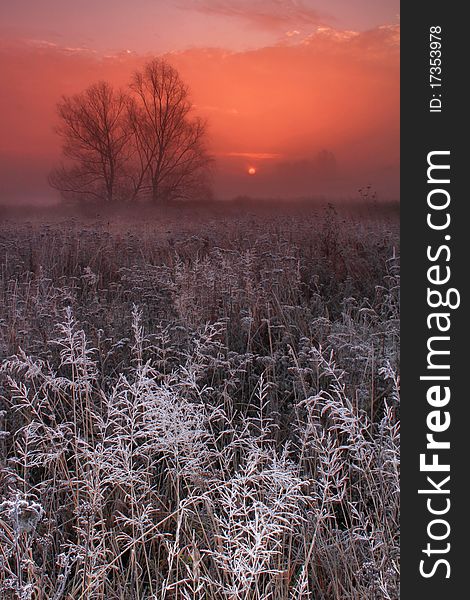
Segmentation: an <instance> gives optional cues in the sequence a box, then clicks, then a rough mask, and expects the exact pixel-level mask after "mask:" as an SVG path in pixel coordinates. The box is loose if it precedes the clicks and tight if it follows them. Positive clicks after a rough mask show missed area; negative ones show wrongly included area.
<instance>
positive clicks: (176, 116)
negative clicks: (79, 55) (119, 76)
mask: <svg viewBox="0 0 470 600" xmlns="http://www.w3.org/2000/svg"><path fill="white" fill-rule="evenodd" d="M191 111H192V105H191V101H190V99H189V90H188V88H187V86H186V85H185V84H184V82H183V81H182V79H181V77H180V75H179V73H178V71H177V70H176V69H174V68H173V67H172V66H171V65H169V64H168V63H167V62H166V61H164V60H162V59H153V60H151V61H149V62H148V63H147V64H146V65H145V66H144V67H143V69H142V70H139V71H137V72H135V73H134V76H133V78H132V81H131V84H130V86H129V93H124V92H123V91H120V90H119V91H118V90H115V89H114V88H113V87H112V86H111V85H110V84H109V83H106V82H104V81H101V82H99V83H96V84H94V85H92V86H90V87H89V88H87V89H86V90H85V91H84V92H82V93H80V94H76V95H74V96H71V97H66V96H64V97H63V98H62V100H61V101H60V102H59V104H58V105H57V113H58V116H59V119H60V125H59V126H58V127H57V133H58V134H59V135H60V136H61V138H62V139H63V153H64V157H65V159H66V160H65V162H64V163H63V164H62V165H61V166H59V167H58V168H57V169H55V170H54V171H53V172H52V173H51V175H50V183H51V185H52V186H53V187H55V188H57V189H58V190H60V191H61V193H62V195H63V196H64V197H65V198H73V199H76V198H86V199H89V198H92V199H95V200H100V201H105V202H107V203H115V202H116V201H118V200H120V199H127V200H128V201H132V200H135V199H137V198H150V199H151V200H152V201H153V202H154V203H158V202H164V201H167V200H173V199H177V198H192V197H195V196H196V195H197V194H200V193H201V191H202V190H207V175H208V171H209V165H210V164H211V158H210V156H209V155H208V153H207V150H206V143H205V140H206V125H205V123H204V122H203V121H202V120H201V119H200V118H198V117H194V116H193V115H192V114H191Z"/></svg>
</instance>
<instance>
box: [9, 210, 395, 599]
mask: <svg viewBox="0 0 470 600" xmlns="http://www.w3.org/2000/svg"><path fill="white" fill-rule="evenodd" d="M398 257H399V237H398V215H397V212H396V210H394V209H393V207H387V209H386V210H385V209H382V210H379V207H378V206H377V205H370V206H365V205H364V206H359V205H357V206H355V207H354V209H352V208H350V209H346V208H345V207H344V206H343V207H337V208H335V207H333V206H331V205H330V206H323V207H322V206H316V207H309V206H308V205H299V206H295V207H290V208H289V207H287V206H284V207H282V206H276V208H275V210H274V209H270V208H268V207H250V206H246V205H244V204H243V203H239V204H235V205H231V206H230V207H223V208H217V209H216V208H214V207H212V208H211V207H208V206H206V207H200V208H188V207H180V208H174V209H168V210H166V211H162V212H161V213H152V212H151V211H142V212H141V213H140V214H139V215H131V214H125V213H123V214H121V216H110V215H105V214H98V213H94V212H93V211H92V210H90V211H89V212H88V213H87V214H84V215H83V216H81V217H71V216H70V215H64V214H55V213H54V209H52V208H51V209H50V210H49V212H48V213H47V214H41V213H38V214H33V213H31V214H29V215H23V216H22V217H19V216H18V215H15V214H5V215H4V218H3V222H2V224H1V226H0V258H1V266H0V269H1V272H0V355H1V358H2V366H1V369H0V396H1V398H0V461H1V463H0V468H1V471H0V596H1V597H2V598H5V599H6V600H7V599H10V598H11V599H16V598H18V599H21V600H29V599H31V600H32V599H35V600H36V599H37V600H61V599H69V600H72V599H81V598H83V599H90V600H91V599H93V600H95V599H96V600H98V599H105V600H157V599H159V600H163V599H165V600H170V599H182V600H203V599H208V600H216V599H217V600H218V599H227V600H242V599H246V600H307V599H311V600H330V599H331V600H333V599H341V600H342V599H345V600H346V599H351V600H352V599H354V600H364V599H365V600H368V599H370V600H375V599H390V600H397V599H398V596H399V376H398V372H399V321H398V319H399V264H398Z"/></svg>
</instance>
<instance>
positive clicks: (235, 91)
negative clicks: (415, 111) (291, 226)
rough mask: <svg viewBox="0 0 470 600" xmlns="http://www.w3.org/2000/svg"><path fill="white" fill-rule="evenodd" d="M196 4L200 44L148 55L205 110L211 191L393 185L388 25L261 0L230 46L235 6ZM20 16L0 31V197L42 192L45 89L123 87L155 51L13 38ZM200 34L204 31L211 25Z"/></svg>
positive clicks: (49, 135) (351, 189)
mask: <svg viewBox="0 0 470 600" xmlns="http://www.w3.org/2000/svg"><path fill="white" fill-rule="evenodd" d="M338 2H339V0H338ZM339 3H340V2H339ZM198 4H199V6H198V12H197V14H198V17H197V18H198V19H199V21H198V27H199V28H200V30H199V33H198V35H199V38H195V39H199V40H200V43H199V44H196V43H192V44H191V47H187V44H185V43H183V42H181V44H180V46H179V48H178V46H176V47H172V46H171V45H169V44H166V47H165V48H163V50H162V51H161V52H160V53H163V54H165V55H166V57H167V59H168V60H169V61H170V62H171V63H172V64H173V65H174V66H176V67H177V68H178V69H179V71H180V73H181V75H182V77H183V78H184V79H185V80H186V81H187V83H188V84H189V86H190V88H191V91H192V99H193V102H194V104H195V111H197V112H198V113H199V114H202V115H204V116H205V117H206V118H207V119H208V122H209V132H210V146H211V150H212V152H213V153H214V155H215V157H216V159H217V160H216V170H215V174H214V184H215V191H216V195H218V196H221V197H232V196H236V195H239V194H250V195H254V196H286V197H287V196H291V197H293V196H305V195H328V196H341V197H348V196H349V197H351V196H354V195H355V194H356V192H357V187H361V186H363V185H367V184H371V185H372V186H373V187H374V188H375V189H377V190H378V191H379V194H380V196H381V197H383V198H393V197H397V196H398V186H399V26H398V25H397V24H394V25H391V24H387V23H385V24H384V23H382V24H380V23H379V24H377V25H376V26H374V27H372V28H369V29H364V28H362V29H360V25H361V23H359V22H358V23H351V24H355V25H356V28H355V29H349V28H348V29H346V28H339V27H337V26H333V25H330V24H329V23H328V16H325V17H323V16H322V15H323V12H322V11H321V10H316V11H313V9H312V10H310V12H306V8H305V6H304V7H303V9H304V11H303V13H302V14H299V13H298V12H297V13H295V15H294V17H295V18H294V17H292V15H291V14H290V13H289V14H288V15H287V16H286V18H285V19H284V17H283V14H281V17H282V18H281V17H279V12H276V10H274V9H276V8H277V9H279V7H280V6H281V4H278V3H277V2H272V3H269V2H268V1H267V0H266V1H265V2H264V3H263V6H264V9H263V10H264V12H263V13H262V14H261V16H260V14H259V10H258V12H257V13H255V14H254V15H251V21H250V23H249V29H250V33H249V35H248V36H247V39H249V44H247V46H246V47H243V44H240V45H239V47H236V46H237V44H236V43H234V40H235V39H236V38H235V37H233V38H231V37H230V36H229V35H228V32H231V31H232V29H231V28H233V27H234V19H235V21H237V22H238V25H237V26H238V29H239V34H240V37H241V38H243V35H244V33H243V32H244V30H246V29H247V27H248V25H247V23H246V22H245V23H244V21H243V19H242V18H241V17H240V14H231V13H230V10H229V9H231V8H233V7H234V6H239V4H237V3H235V2H233V3H231V2H225V3H224V2H218V3H217V2H215V3H211V2H205V3H204V2H202V3H198ZM287 4H289V3H287ZM291 4H292V5H295V6H296V7H297V9H298V8H299V3H295V2H294V3H291ZM323 4H325V3H323ZM350 4H354V2H353V1H352V2H350V3H349V5H350ZM360 4H361V5H364V1H363V0H361V2H360ZM373 4H374V3H373V2H372V0H371V1H370V5H371V6H372V5H373ZM379 4H380V2H379ZM283 6H285V5H283ZM214 7H215V9H217V10H218V12H217V11H216V12H217V14H216V15H215V17H212V16H211V15H210V10H212V11H214ZM270 7H271V9H272V15H271V17H272V18H269V17H270V13H269V10H270ZM180 10H181V14H185V15H187V11H186V12H184V11H183V10H182V9H180ZM232 13H233V10H232ZM247 14H248V13H247ZM246 17H247V15H243V18H244V19H245V21H246ZM213 18H216V19H218V21H217V22H222V23H227V28H228V29H227V36H228V37H227V40H228V41H230V44H229V43H228V44H227V47H223V46H222V44H221V43H219V47H212V48H210V47H207V45H206V44H204V42H205V41H206V40H205V37H204V27H203V25H204V23H206V26H207V28H210V25H211V23H212V24H213V20H212V19H213ZM330 18H331V17H330ZM351 18H352V17H351ZM282 19H284V20H285V21H286V22H282ZM315 19H316V20H317V22H316V23H315ZM280 21H281V22H280ZM331 21H332V22H334V19H333V18H331ZM364 25H365V24H364V23H362V27H364ZM185 26H187V25H185ZM18 27H19V26H18V24H16V26H15V27H13V26H12V27H11V28H10V29H9V30H4V31H3V40H2V41H1V43H0V69H1V71H2V74H3V79H4V81H5V82H6V85H5V87H4V89H3V92H2V94H1V95H0V118H1V130H2V136H1V138H0V200H3V201H8V202H31V201H50V199H51V198H53V197H54V193H53V192H52V191H51V190H49V188H48V186H47V183H46V177H47V173H48V171H49V170H50V169H51V168H52V167H53V166H54V164H55V162H56V161H57V158H58V157H59V154H60V147H59V141H58V139H57V138H56V136H55V134H54V133H53V125H54V122H55V113H54V110H55V108H54V107H55V103H56V102H57V100H58V99H59V98H60V96H61V95H62V94H71V93H74V92H78V91H80V90H82V89H83V88H84V87H86V86H87V85H88V84H90V83H92V82H94V81H96V80H98V79H107V80H109V81H112V82H114V83H116V84H117V85H122V86H123V87H124V86H125V85H126V83H127V81H128V79H129V75H130V73H132V71H133V70H134V69H135V68H136V67H138V66H139V65H141V64H142V62H143V61H144V60H145V57H146V56H149V55H151V54H155V53H156V52H155V51H153V50H152V44H151V41H148V42H147V44H146V46H144V47H138V51H136V50H134V48H128V47H124V46H123V47H122V48H121V49H120V50H112V51H110V52H108V51H106V50H105V49H103V48H102V49H100V50H96V49H94V48H93V47H83V46H71V45H70V42H74V41H75V40H74V39H72V38H71V37H70V39H60V38H55V39H54V36H53V35H50V36H49V39H47V36H45V35H44V32H43V31H38V32H36V33H38V34H41V36H40V37H34V38H33V37H31V31H29V32H25V35H19V29H18ZM84 27H85V29H86V26H85V25H84ZM288 27H294V29H287V28H288ZM193 35H194V36H196V33H194V32H193ZM219 35H221V33H219ZM209 37H211V39H212V41H214V34H213V33H212V34H211V36H209ZM267 38H268V39H267ZM271 38H272V39H271ZM257 39H258V41H260V42H261V43H260V45H259V46H257V45H256V43H255V42H256V40H257ZM125 41H126V42H127V41H128V40H125ZM267 42H268V43H267ZM116 45H117V41H116ZM229 46H230V47H229ZM323 150H327V151H328V152H330V153H332V154H333V155H334V157H335V160H336V168H335V169H332V168H331V169H325V168H324V163H323V162H322V159H321V158H320V157H319V156H320V154H319V153H320V152H322V151H323ZM249 167H254V168H256V175H255V176H249V175H248V168H249Z"/></svg>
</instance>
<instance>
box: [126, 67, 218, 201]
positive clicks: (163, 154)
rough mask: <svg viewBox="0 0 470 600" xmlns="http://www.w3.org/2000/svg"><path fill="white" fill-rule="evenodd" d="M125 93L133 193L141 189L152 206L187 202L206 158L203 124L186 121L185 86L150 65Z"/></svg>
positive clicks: (166, 69)
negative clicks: (134, 174)
mask: <svg viewBox="0 0 470 600" xmlns="http://www.w3.org/2000/svg"><path fill="white" fill-rule="evenodd" d="M130 87H131V90H132V91H133V92H134V98H133V101H132V103H131V105H130V111H129V116H130V119H129V120H130V125H131V129H132V132H133V138H134V150H135V156H136V157H137V159H138V160H137V164H138V171H137V172H138V177H137V179H135V181H136V182H137V185H138V187H141V186H142V185H143V186H145V187H146V189H148V190H149V192H150V197H151V199H152V201H153V202H159V201H162V200H165V199H170V200H171V199H174V198H185V197H188V196H190V195H191V193H194V191H195V189H197V188H198V187H199V186H201V185H202V184H203V182H204V178H205V175H206V174H207V167H208V166H209V164H210V158H209V156H208V154H207V151H206V148H205V138H206V127H205V123H204V122H203V121H202V120H201V119H199V118H197V117H191V102H190V100H189V91H188V88H187V86H186V85H185V84H184V83H183V81H182V80H181V78H180V76H179V74H178V71H177V70H176V69H174V68H173V67H172V66H171V65H169V64H168V63H167V62H165V61H164V60H161V59H154V60H152V61H150V62H149V63H147V64H146V65H145V67H144V68H143V70H142V71H137V72H136V73H135V74H134V77H133V80H132V83H131V86H130Z"/></svg>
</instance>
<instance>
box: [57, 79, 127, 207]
mask: <svg viewBox="0 0 470 600" xmlns="http://www.w3.org/2000/svg"><path fill="white" fill-rule="evenodd" d="M128 104H129V100H128V97H127V95H126V94H125V93H123V92H121V91H116V90H114V89H113V87H112V86H111V85H110V84H109V83H107V82H105V81H100V82H98V83H96V84H93V85H91V86H90V87H88V88H87V89H86V90H85V91H84V92H82V93H80V94H76V95H74V96H71V97H66V96H64V97H63V98H62V100H61V101H60V102H59V103H58V105H57V113H58V116H59V118H60V125H59V126H58V127H57V129H56V131H57V133H58V134H59V135H60V137H61V138H62V139H63V153H64V156H65V158H66V159H67V161H68V162H67V164H63V165H61V166H60V167H59V168H58V169H55V170H54V171H53V172H52V174H51V176H50V182H51V184H52V185H53V187H56V188H57V189H59V190H60V191H61V192H62V193H63V195H64V196H66V197H74V196H77V195H87V196H91V197H94V198H96V199H99V200H104V201H106V202H108V203H112V202H115V201H116V200H117V195H118V191H119V184H120V180H121V179H122V177H123V174H124V169H123V166H124V163H125V160H126V145H127V143H128V141H129V138H130V130H129V127H128V117H127V115H128Z"/></svg>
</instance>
